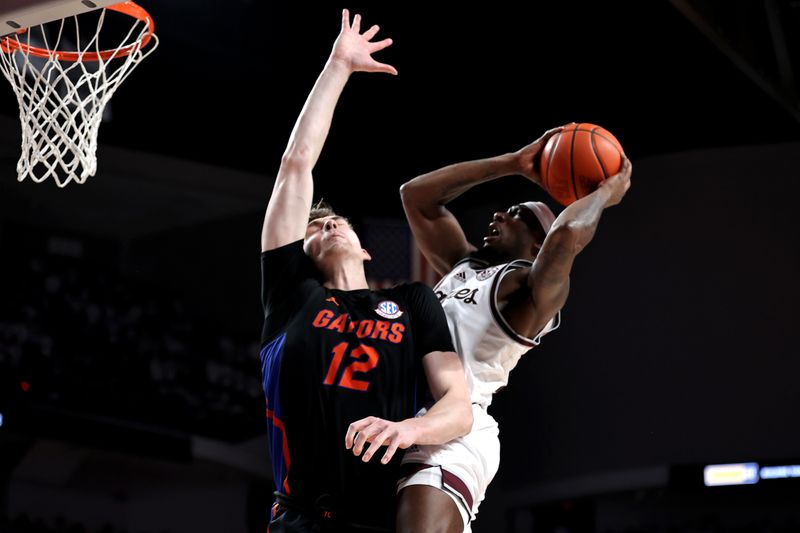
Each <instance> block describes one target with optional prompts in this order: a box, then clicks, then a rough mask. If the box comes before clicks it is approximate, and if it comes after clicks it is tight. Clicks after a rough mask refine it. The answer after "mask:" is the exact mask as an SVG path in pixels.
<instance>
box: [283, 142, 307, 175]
mask: <svg viewBox="0 0 800 533" xmlns="http://www.w3.org/2000/svg"><path fill="white" fill-rule="evenodd" d="M313 165H314V155H313V150H312V149H311V147H310V146H309V145H307V144H304V143H292V144H290V145H289V146H288V147H287V148H286V151H285V152H283V156H282V157H281V168H282V169H285V170H298V171H302V170H306V169H310V168H311V167H312V166H313Z"/></svg>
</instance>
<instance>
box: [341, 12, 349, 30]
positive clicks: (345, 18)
mask: <svg viewBox="0 0 800 533" xmlns="http://www.w3.org/2000/svg"><path fill="white" fill-rule="evenodd" d="M348 27H350V11H349V10H347V9H342V29H343V30H346V29H347V28H348Z"/></svg>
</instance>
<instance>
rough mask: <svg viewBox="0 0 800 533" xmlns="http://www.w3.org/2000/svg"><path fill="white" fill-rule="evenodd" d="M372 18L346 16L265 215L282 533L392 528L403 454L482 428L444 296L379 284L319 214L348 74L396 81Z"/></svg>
mask: <svg viewBox="0 0 800 533" xmlns="http://www.w3.org/2000/svg"><path fill="white" fill-rule="evenodd" d="M360 21H361V17H360V16H359V15H356V16H355V17H354V19H353V22H352V25H351V23H350V16H349V14H348V12H347V10H345V11H344V12H343V13H342V26H341V31H340V33H339V36H338V37H337V39H336V42H335V43H334V45H333V50H332V51H331V55H330V58H329V59H328V61H327V63H326V64H325V67H324V69H323V70H322V73H321V74H320V75H319V77H318V78H317V81H316V83H315V85H314V87H313V89H312V90H311V94H310V95H309V96H308V99H307V100H306V103H305V106H304V107H303V110H302V111H301V113H300V116H299V118H298V119H297V122H296V124H295V126H294V130H293V131H292V134H291V137H290V139H289V143H288V146H287V147H286V151H285V152H284V154H283V158H282V159H281V165H280V169H279V170H278V175H277V177H276V178H275V184H274V188H273V191H272V196H271V197H270V199H269V205H268V206H267V211H266V215H265V218H264V227H263V232H262V236H261V249H262V255H261V264H262V287H263V288H262V299H263V303H264V329H263V333H262V343H261V346H262V349H261V364H262V370H263V388H264V393H265V396H266V402H267V418H268V422H269V423H268V425H267V430H268V436H269V440H270V451H271V454H272V465H273V475H274V479H275V483H276V489H277V493H276V500H277V501H276V505H275V506H274V507H273V514H272V518H271V521H270V532H271V533H289V532H320V533H322V532H327V533H334V532H345V531H346V532H357V531H391V530H393V529H394V524H395V509H396V507H395V497H396V484H397V481H398V480H399V479H400V477H401V473H400V467H401V464H400V458H401V457H400V456H401V455H402V454H401V453H395V452H397V450H398V449H405V448H408V446H410V445H412V444H415V443H417V444H441V443H444V442H447V441H448V440H450V439H452V438H455V437H458V436H459V435H464V434H466V433H467V431H469V429H470V427H471V426H472V409H471V407H470V402H469V392H468V389H467V385H466V382H465V380H464V369H463V367H462V364H461V360H460V359H459V357H458V356H457V355H456V354H455V353H454V352H453V345H452V340H451V337H450V333H449V331H448V327H447V319H446V318H445V316H444V311H443V310H442V308H441V306H440V305H439V302H438V301H437V299H436V296H435V295H434V293H433V291H432V290H431V289H430V288H429V287H426V286H425V285H423V284H421V283H413V284H406V285H400V286H398V287H394V288H391V289H382V290H379V291H372V290H369V288H368V286H367V280H366V276H365V274H364V261H365V260H368V259H369V254H368V253H367V252H366V250H363V249H362V248H361V244H360V242H359V239H358V236H357V235H356V234H355V232H354V231H353V229H352V228H351V227H350V224H349V223H348V222H347V220H346V219H344V218H342V217H340V216H337V215H336V214H335V213H333V212H332V211H331V210H330V209H327V208H323V209H320V208H319V207H317V208H315V209H313V210H312V209H311V200H312V196H313V191H314V180H313V178H312V169H313V168H314V166H315V164H316V162H317V159H318V158H319V155H320V152H321V150H322V146H323V144H324V142H325V140H326V138H327V135H328V130H329V129H330V125H331V121H332V119H333V111H334V108H335V107H336V103H337V102H338V100H339V96H340V95H341V93H342V91H343V90H344V86H345V85H346V83H347V81H348V80H349V79H350V76H351V75H352V74H353V73H355V72H385V73H391V74H396V71H395V69H394V68H393V67H391V66H390V65H385V64H383V63H379V62H377V61H376V60H375V59H373V58H372V54H373V53H375V52H378V51H379V50H382V49H384V48H386V47H387V46H389V45H390V44H391V41H390V40H389V39H385V40H383V41H378V42H371V41H372V39H373V37H375V35H376V34H377V32H378V27H377V26H373V27H371V28H370V29H369V30H367V31H366V32H364V33H363V34H362V33H361V29H360ZM332 178H333V179H335V177H332ZM309 212H310V213H311V214H310V216H309ZM428 390H429V391H430V396H432V398H430V397H429V396H428V395H427V394H423V392H424V391H428ZM431 400H436V402H435V403H433V405H432V406H431V407H430V408H429V410H428V411H427V414H426V415H425V416H423V417H415V414H416V413H417V411H418V410H419V409H420V407H422V406H423V405H426V403H430V401H431ZM351 450H352V451H351ZM373 457H374V459H373ZM370 459H373V460H370ZM455 518H456V519H457V518H458V515H457V514H456V517H455Z"/></svg>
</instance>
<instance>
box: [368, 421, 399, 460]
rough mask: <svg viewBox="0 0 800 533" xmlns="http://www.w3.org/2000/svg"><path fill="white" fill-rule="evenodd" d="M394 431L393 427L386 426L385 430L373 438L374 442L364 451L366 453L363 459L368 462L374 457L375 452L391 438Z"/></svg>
mask: <svg viewBox="0 0 800 533" xmlns="http://www.w3.org/2000/svg"><path fill="white" fill-rule="evenodd" d="M393 433H394V432H393V430H392V429H391V428H386V429H385V430H383V431H381V432H380V433H379V434H378V435H377V436H375V438H373V439H372V444H370V446H369V448H368V449H367V451H366V452H364V455H363V456H361V460H362V461H364V462H365V463H366V462H367V461H369V460H370V459H372V456H373V455H375V452H377V451H378V449H379V448H380V447H381V446H383V444H384V443H385V442H386V441H387V440H389V439H391V437H392V435H393Z"/></svg>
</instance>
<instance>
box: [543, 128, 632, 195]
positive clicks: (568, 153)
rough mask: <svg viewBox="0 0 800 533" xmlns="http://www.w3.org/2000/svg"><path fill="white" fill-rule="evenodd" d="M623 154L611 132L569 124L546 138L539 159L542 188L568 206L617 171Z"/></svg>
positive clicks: (620, 146)
mask: <svg viewBox="0 0 800 533" xmlns="http://www.w3.org/2000/svg"><path fill="white" fill-rule="evenodd" d="M623 154H624V152H623V150H622V145H620V143H619V141H618V140H617V138H616V137H614V136H613V135H612V134H611V132H609V131H608V130H606V129H604V128H601V127H600V126H596V125H594V124H586V123H582V124H569V125H567V126H564V129H563V130H562V131H561V132H559V133H556V134H555V135H553V136H552V137H550V139H548V141H547V144H546V145H545V147H544V149H543V150H542V154H541V158H540V159H539V175H540V176H541V180H542V187H544V189H545V190H546V191H547V192H548V193H549V194H550V196H552V197H553V199H555V200H556V201H557V202H558V203H560V204H561V205H565V206H566V205H569V204H571V203H572V202H574V201H575V200H577V199H578V198H583V197H584V196H586V195H587V194H589V193H591V192H592V191H594V190H595V189H596V188H597V184H598V183H600V182H601V181H603V180H604V179H606V178H608V177H609V176H613V175H614V174H616V173H617V172H619V169H620V166H621V165H622V156H623Z"/></svg>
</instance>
